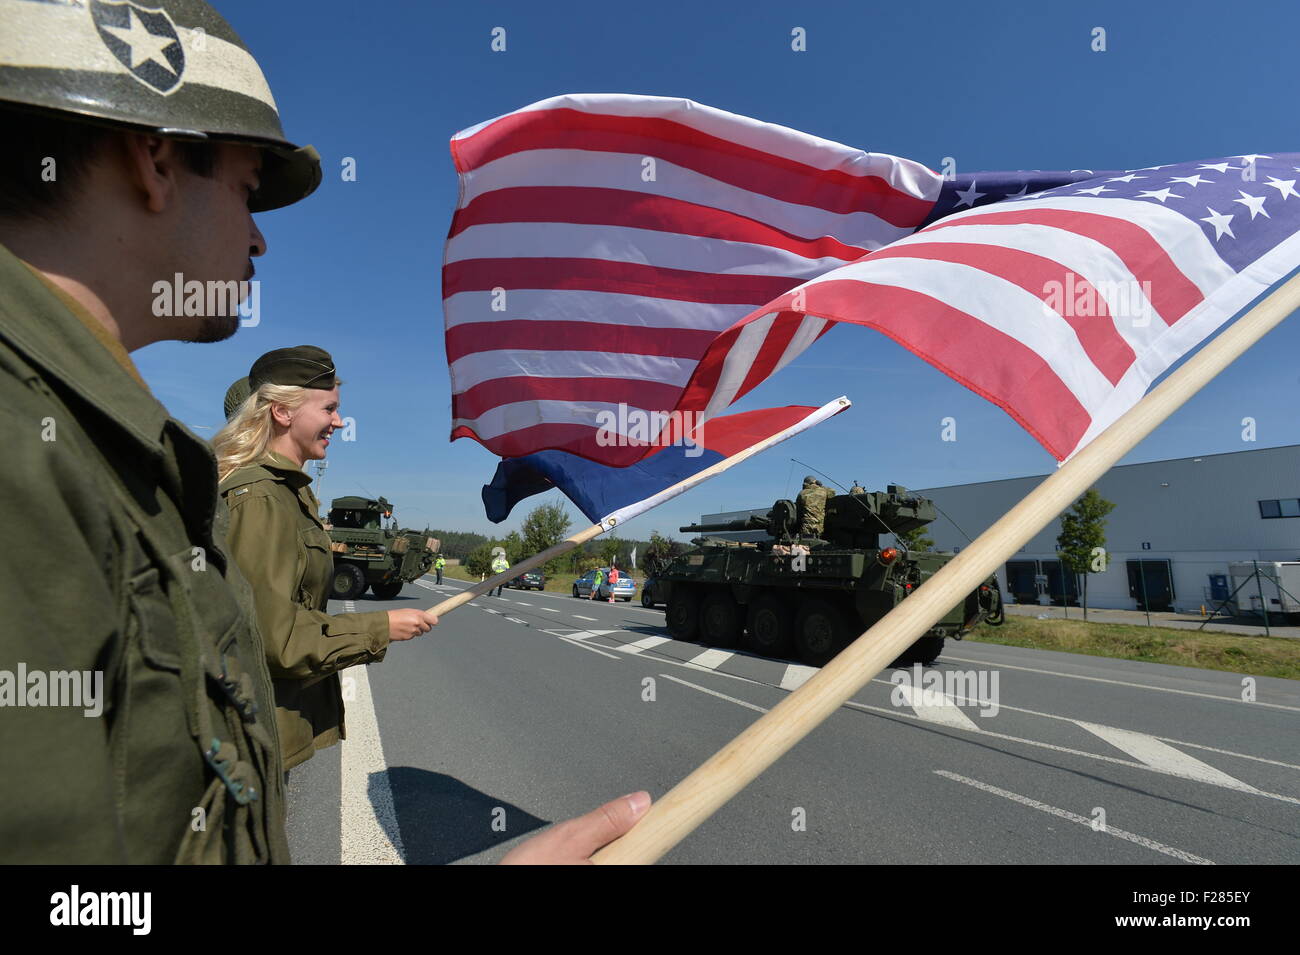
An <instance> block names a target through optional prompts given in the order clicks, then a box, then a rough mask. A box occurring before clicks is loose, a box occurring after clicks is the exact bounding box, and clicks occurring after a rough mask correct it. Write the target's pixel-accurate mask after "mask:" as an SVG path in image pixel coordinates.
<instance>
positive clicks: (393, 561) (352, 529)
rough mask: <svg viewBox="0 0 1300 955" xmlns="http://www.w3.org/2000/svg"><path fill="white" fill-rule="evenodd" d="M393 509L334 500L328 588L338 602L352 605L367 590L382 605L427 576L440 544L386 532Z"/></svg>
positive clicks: (382, 502) (382, 503)
mask: <svg viewBox="0 0 1300 955" xmlns="http://www.w3.org/2000/svg"><path fill="white" fill-rule="evenodd" d="M392 516H393V505H392V504H390V503H388V501H387V500H386V499H385V498H382V497H381V498H379V499H378V500H375V499H373V498H366V497H336V498H334V500H332V501H330V511H329V519H328V521H327V522H326V527H327V528H328V530H329V535H330V541H331V544H330V549H331V550H332V551H333V552H334V578H333V584H332V587H331V591H332V595H333V597H334V599H336V600H352V599H353V598H355V597H359V596H361V595H362V594H363V593H365V591H366V587H369V588H370V590H371V592H372V593H373V594H374V595H375V596H376V597H378V598H379V599H380V600H392V599H393V598H394V597H396V596H397V595H398V594H399V593H401V592H402V585H403V584H406V583H408V582H409V581H412V580H417V579H419V578H420V577H423V576H424V575H425V574H427V573H428V572H429V568H430V567H432V566H433V559H434V555H435V554H437V553H438V547H439V542H438V539H437V538H436V537H430V536H429V531H428V529H425V530H424V531H423V532H419V531H414V530H408V529H402V530H394V529H393V528H392V527H391V526H390V527H388V528H385V527H384V526H383V522H384V519H385V518H392Z"/></svg>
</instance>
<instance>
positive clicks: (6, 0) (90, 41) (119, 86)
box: [0, 0, 321, 212]
mask: <svg viewBox="0 0 1300 955" xmlns="http://www.w3.org/2000/svg"><path fill="white" fill-rule="evenodd" d="M0 105H5V106H16V107H19V108H25V109H33V110H38V111H53V112H55V113H60V114H71V115H70V116H69V117H68V118H71V119H80V120H83V121H85V122H90V123H98V124H106V125H111V126H120V127H127V128H130V129H135V130H139V131H142V132H151V133H154V134H156V135H162V136H169V137H172V138H175V139H184V140H195V141H214V142H231V143H243V144H247V145H250V146H255V147H258V148H260V149H261V151H262V157H263V164H262V174H261V187H260V188H259V189H258V190H257V192H256V193H254V194H253V196H252V198H251V199H250V200H249V209H250V210H251V211H253V212H263V211H265V210H267V209H278V208H280V207H281V206H287V205H289V204H290V203H292V202H297V201H298V200H299V199H302V198H304V197H306V196H308V195H310V194H311V193H312V192H313V191H314V190H315V189H316V187H317V186H318V185H320V180H321V171H320V156H319V154H318V153H317V152H316V150H315V149H313V148H312V147H311V146H302V147H299V146H295V145H294V144H293V143H291V142H289V141H288V140H287V139H286V138H285V135H284V130H283V129H282V128H281V126H280V114H279V112H278V110H277V109H276V106H275V100H274V99H273V98H272V97H271V90H270V89H269V88H268V86H267V84H266V78H265V77H264V76H263V75H262V70H261V68H260V67H259V66H258V65H257V61H256V60H254V59H253V57H252V54H250V53H249V52H248V49H247V48H246V47H245V46H244V42H243V41H242V40H241V39H240V38H239V36H238V34H236V33H235V31H234V30H232V29H231V28H230V25H229V24H228V23H226V21H225V20H224V19H222V18H221V16H220V15H219V14H218V13H217V12H216V11H215V10H213V9H212V7H211V6H209V5H208V4H207V3H204V2H203V0H140V2H136V0H43V2H39V3H36V2H32V0H0Z"/></svg>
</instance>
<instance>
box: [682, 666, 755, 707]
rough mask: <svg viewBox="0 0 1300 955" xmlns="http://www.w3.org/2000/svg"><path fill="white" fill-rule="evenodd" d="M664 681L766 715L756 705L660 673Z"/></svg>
mask: <svg viewBox="0 0 1300 955" xmlns="http://www.w3.org/2000/svg"><path fill="white" fill-rule="evenodd" d="M659 675H660V676H661V677H663V678H664V679H665V680H672V681H673V682H674V683H680V684H681V685H682V686H689V687H690V688H691V689H692V690H699V691H700V692H701V693H707V694H709V696H716V697H717V698H718V699H720V700H726V701H727V702H728V703H735V704H736V705H737V706H743V707H745V709H748V710H757V711H758V712H760V713H766V712H767V709H766V708H765V707H762V706H759V705H758V704H756V703H750V702H748V701H746V700H738V699H736V698H735V697H734V696H727V694H725V693H719V692H718V691H717V690H710V689H709V688H708V687H707V686H700V685H699V684H698V683H688V682H686V681H685V680H679V679H677V677H675V676H669V675H668V674H667V673H660V674H659Z"/></svg>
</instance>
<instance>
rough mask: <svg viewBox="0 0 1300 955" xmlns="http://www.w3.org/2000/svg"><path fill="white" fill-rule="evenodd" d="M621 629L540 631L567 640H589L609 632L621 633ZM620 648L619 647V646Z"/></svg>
mask: <svg viewBox="0 0 1300 955" xmlns="http://www.w3.org/2000/svg"><path fill="white" fill-rule="evenodd" d="M621 632H622V631H621V630H571V631H570V632H568V633H559V632H558V631H555V630H543V631H542V633H549V634H551V635H552V636H556V637H560V638H561V639H568V640H590V639H591V638H592V637H604V636H607V635H609V634H611V633H621ZM619 649H621V648H619Z"/></svg>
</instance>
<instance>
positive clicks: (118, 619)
mask: <svg viewBox="0 0 1300 955" xmlns="http://www.w3.org/2000/svg"><path fill="white" fill-rule="evenodd" d="M0 143H3V147H0V429H2V430H0V433H3V434H4V436H5V465H4V467H3V469H0V526H3V527H4V528H5V532H6V542H7V545H8V546H6V547H4V548H0V671H3V672H4V673H5V674H6V675H11V674H14V673H18V672H25V673H26V674H28V675H29V681H28V684H29V685H28V686H24V687H20V688H19V690H20V691H21V692H24V694H26V695H28V696H30V692H29V691H30V690H31V687H32V686H36V685H44V686H50V685H52V684H51V681H52V680H59V681H60V683H59V685H60V686H68V685H70V682H69V681H70V679H71V678H75V677H84V679H83V680H81V681H80V683H81V685H82V686H84V687H85V688H86V689H85V693H84V694H78V697H79V698H78V699H76V700H75V702H76V703H77V704H78V705H76V706H67V705H49V704H51V703H55V704H57V703H59V702H60V701H59V700H53V699H49V698H47V697H46V694H45V693H42V694H41V697H42V698H41V699H40V700H34V699H29V700H25V702H26V703H31V704H32V705H24V706H14V705H5V706H3V707H0V862H42V863H168V862H287V861H288V846H287V840H286V837H285V829H284V794H283V784H282V768H281V755H280V750H279V745H278V742H277V739H276V735H275V723H274V713H275V707H274V700H273V697H272V694H271V687H270V680H269V677H268V673H267V669H266V665H265V661H264V658H263V648H262V643H261V638H260V635H259V633H258V631H257V628H256V625H255V623H254V621H255V617H254V613H253V609H252V605H251V596H250V592H249V587H248V584H247V583H246V582H245V581H244V579H243V578H242V577H241V576H240V574H239V571H238V569H237V568H236V567H235V565H234V563H233V562H232V561H231V560H230V559H229V557H228V552H227V550H226V540H225V528H226V523H227V515H226V511H225V509H224V508H219V507H218V504H217V500H218V499H217V495H216V468H215V465H214V461H213V456H212V453H211V451H210V450H209V448H208V446H207V445H206V444H205V443H204V442H203V441H200V440H199V439H198V438H197V437H195V436H194V435H193V434H192V433H190V431H189V430H188V429H187V428H186V427H185V426H184V425H183V424H181V423H180V422H179V421H177V420H176V419H174V418H172V417H171V415H170V414H169V413H168V412H167V409H166V408H164V407H163V406H162V405H161V404H160V403H159V402H158V401H157V400H156V399H155V398H154V397H153V396H152V395H151V394H150V393H149V390H148V388H147V386H146V385H145V383H144V381H143V379H142V378H141V376H140V374H139V372H138V371H137V369H136V367H135V365H134V364H133V362H132V360H131V357H130V355H129V352H131V351H133V350H135V349H137V348H141V347H143V346H145V345H148V344H150V343H152V342H157V341H163V340H169V339H170V340H180V341H199V342H201V341H218V340H221V339H224V338H228V337H229V336H230V335H232V334H234V332H235V331H236V329H237V328H238V324H239V317H238V312H237V306H238V304H239V301H240V300H241V298H242V295H243V294H246V292H247V286H242V287H241V286H239V283H240V282H241V281H243V280H247V279H250V278H251V277H252V275H253V264H252V260H253V258H255V257H257V256H260V255H262V254H264V253H265V252H266V241H265V239H264V238H263V236H262V233H261V232H260V231H259V229H258V227H257V225H256V224H255V223H254V221H253V218H252V213H255V212H260V211H263V210H268V209H275V208H279V207H281V206H285V205H288V204H290V203H293V202H296V201H297V200H299V199H302V198H304V197H305V196H307V195H309V194H310V193H311V192H312V191H313V190H314V189H315V188H316V186H317V185H318V184H319V182H320V163H319V157H318V156H317V154H316V152H315V150H313V149H312V148H311V147H309V146H305V147H297V146H295V145H293V144H292V143H290V142H289V141H288V140H287V139H286V138H285V135H284V132H283V130H282V128H281V126H280V119H279V115H278V113H277V110H276V106H275V101H274V100H273V99H272V97H271V93H270V90H269V89H268V88H267V84H266V81H265V79H264V78H263V75H262V72H261V69H260V68H259V67H258V65H257V63H256V61H255V60H254V59H253V57H252V55H251V54H250V53H249V52H248V50H247V49H246V48H245V46H244V44H243V42H242V41H241V40H240V38H239V37H238V35H237V34H236V33H235V32H234V31H233V30H232V29H231V28H230V26H229V25H228V24H227V23H226V22H225V20H223V19H222V18H221V17H220V16H219V15H218V14H217V13H216V12H215V11H214V10H213V9H212V7H211V6H209V5H208V4H207V3H204V2H202V0H150V2H149V3H148V4H147V5H146V4H143V3H136V2H129V0H128V2H105V0H89V2H82V3H75V4H74V3H62V2H32V0H0ZM178 276H179V278H178ZM194 280H197V281H198V282H200V283H203V284H205V285H207V284H210V283H219V284H220V285H221V286H223V287H225V288H229V287H231V286H232V285H233V286H235V287H237V288H239V294H236V295H233V296H231V295H229V294H227V295H225V296H223V297H222V305H221V306H219V307H218V308H216V310H213V311H210V313H207V314H187V313H182V314H179V315H159V314H157V312H156V311H155V309H156V307H157V303H158V298H159V296H158V292H157V290H156V286H157V284H158V283H159V282H160V281H161V282H163V283H164V284H166V283H168V282H172V281H184V282H187V283H188V282H190V281H194ZM206 300H207V301H210V300H211V299H206ZM200 311H203V310H202V309H200ZM199 360H202V359H199ZM228 400H233V401H234V402H235V405H236V406H237V405H238V404H239V403H241V402H242V400H243V399H242V398H241V397H239V396H238V395H237V394H232V395H230V396H228ZM54 542H57V546H55V544H54ZM33 676H36V677H37V679H36V680H35V682H33V681H32V680H31V679H30V678H31V677H33ZM42 681H43V683H42ZM97 686H98V687H99V688H98V689H96V687H97ZM14 689H15V688H14V686H13V684H12V681H10V682H8V683H6V685H5V687H4V691H5V692H10V693H12V692H13V690H14ZM65 695H66V694H65ZM7 702H12V701H7ZM65 702H66V701H65ZM35 703H42V704H45V705H35ZM648 802H649V800H648V797H645V795H644V794H637V795H636V797H635V798H626V799H624V800H621V801H616V803H617V808H614V809H611V808H610V806H606V807H602V808H603V811H598V812H597V813H593V814H590V815H589V816H588V817H583V818H582V819H580V820H574V821H572V822H570V823H566V824H564V825H562V826H558V827H556V828H555V829H553V830H551V832H549V833H547V834H544V835H543V836H540V837H537V839H536V840H534V841H533V842H530V843H529V844H527V851H526V852H524V853H523V854H522V856H523V859H524V860H525V861H536V860H539V859H540V860H544V861H563V860H565V859H566V858H567V857H568V856H572V855H573V854H574V853H575V852H580V853H581V854H582V856H583V857H584V858H585V856H586V855H590V853H591V852H592V851H594V849H595V848H598V847H599V846H598V845H597V844H595V843H599V844H603V843H604V842H608V841H609V840H610V839H612V838H615V837H617V836H618V835H621V834H622V832H624V831H626V829H627V828H630V827H631V825H632V823H633V822H634V821H635V819H636V817H637V816H639V815H640V814H641V813H642V812H643V811H644V808H645V805H646V804H648ZM612 805H614V804H611V806H612ZM591 817H599V818H597V819H595V820H594V821H593V820H592V818H591ZM615 822H616V823H617V824H613V823H615ZM520 848H521V849H524V848H526V847H520ZM574 861H576V859H575V860H574Z"/></svg>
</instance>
